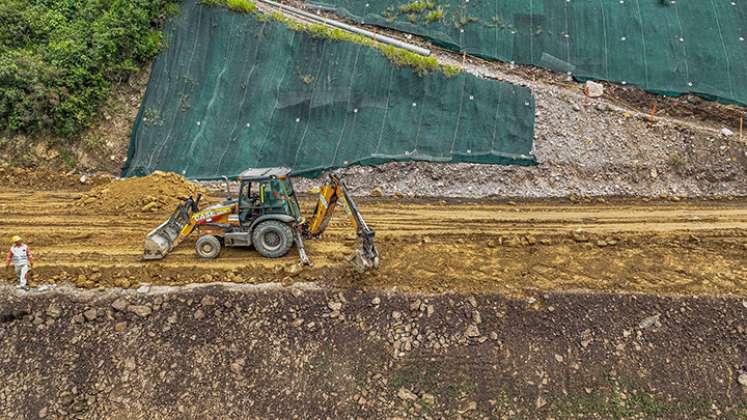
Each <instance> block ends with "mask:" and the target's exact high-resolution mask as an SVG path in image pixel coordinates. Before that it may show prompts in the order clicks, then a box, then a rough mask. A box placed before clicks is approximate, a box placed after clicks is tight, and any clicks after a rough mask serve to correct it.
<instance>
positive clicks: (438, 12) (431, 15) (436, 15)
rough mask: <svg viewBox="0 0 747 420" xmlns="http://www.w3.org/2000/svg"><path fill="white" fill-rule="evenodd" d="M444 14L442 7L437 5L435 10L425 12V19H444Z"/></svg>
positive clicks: (431, 21) (427, 20) (428, 20)
mask: <svg viewBox="0 0 747 420" xmlns="http://www.w3.org/2000/svg"><path fill="white" fill-rule="evenodd" d="M445 14H446V12H445V11H444V8H443V7H441V6H438V7H437V8H436V9H435V10H431V11H429V12H428V13H426V14H425V21H426V22H428V23H434V22H440V21H442V20H444V15H445Z"/></svg>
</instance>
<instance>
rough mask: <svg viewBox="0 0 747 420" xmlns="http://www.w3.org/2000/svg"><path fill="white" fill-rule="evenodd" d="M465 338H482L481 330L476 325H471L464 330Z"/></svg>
mask: <svg viewBox="0 0 747 420" xmlns="http://www.w3.org/2000/svg"><path fill="white" fill-rule="evenodd" d="M464 336H465V337H467V338H474V337H479V336H480V329H479V328H477V325H475V324H469V325H468V326H467V328H466V329H465V330H464Z"/></svg>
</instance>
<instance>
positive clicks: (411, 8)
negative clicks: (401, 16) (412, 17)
mask: <svg viewBox="0 0 747 420" xmlns="http://www.w3.org/2000/svg"><path fill="white" fill-rule="evenodd" d="M435 7H436V5H435V4H433V2H432V1H430V0H414V1H411V2H410V3H407V4H403V5H400V6H399V11H400V12H401V13H422V12H424V11H425V10H433V9H434V8H435Z"/></svg>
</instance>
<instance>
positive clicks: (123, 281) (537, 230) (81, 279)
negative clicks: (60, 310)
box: [0, 190, 747, 296]
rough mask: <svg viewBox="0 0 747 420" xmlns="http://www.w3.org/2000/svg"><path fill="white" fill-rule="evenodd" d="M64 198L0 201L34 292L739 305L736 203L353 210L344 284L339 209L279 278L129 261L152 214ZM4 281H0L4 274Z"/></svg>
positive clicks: (179, 254)
mask: <svg viewBox="0 0 747 420" xmlns="http://www.w3.org/2000/svg"><path fill="white" fill-rule="evenodd" d="M79 196H80V193H78V192H73V191H36V192H31V193H30V192H28V191H20V190H18V191H7V190H6V191H2V192H0V237H1V238H8V237H10V236H11V235H12V234H21V235H23V236H24V237H26V238H28V240H29V242H30V244H31V246H32V248H33V249H34V251H35V254H36V259H37V265H36V269H35V272H34V282H46V281H51V282H62V281H72V282H74V283H76V284H77V285H79V286H82V287H98V286H111V285H115V286H123V287H134V286H137V285H138V284H140V283H168V284H183V283H193V282H211V281H234V282H242V283H260V282H266V281H281V282H284V283H291V282H294V281H317V282H319V283H322V284H325V285H328V286H332V287H349V286H360V287H385V288H396V289H397V290H404V291H423V292H443V291H447V290H454V291H458V292H473V291H475V292H501V293H508V294H512V295H521V294H532V293H536V292H538V291H543V290H550V289H552V290H577V289H578V290H599V291H633V292H655V293H661V294H713V295H722V294H733V295H740V296H743V295H747V201H711V202H679V203H670V202H665V203H644V202H634V203H633V202H625V201H620V202H612V203H602V204H599V203H596V204H589V203H586V204H583V203H581V204H579V203H570V202H567V201H566V202H532V203H492V204H491V203H486V202H482V203H470V202H455V201H451V202H446V201H434V200H430V201H428V200H420V201H408V200H373V199H369V200H361V202H360V204H361V207H362V211H363V214H364V216H365V217H366V219H367V222H368V223H369V224H370V225H371V226H372V227H374V228H375V229H376V233H377V236H376V239H377V245H378V247H379V249H380V252H381V254H382V264H381V265H382V266H381V269H380V270H379V271H378V272H376V273H373V274H367V275H356V274H354V273H353V270H352V268H350V267H348V265H347V263H346V262H345V261H344V259H343V258H344V256H345V255H346V254H347V253H348V252H349V251H350V250H351V249H353V247H354V245H355V239H354V235H353V232H352V230H351V229H350V227H349V224H348V221H347V220H346V219H345V213H344V212H342V211H340V212H339V213H338V214H337V215H336V217H335V219H334V220H333V223H332V226H331V227H330V229H329V230H328V232H327V233H326V234H325V237H324V238H322V239H321V240H317V241H309V242H308V243H307V246H308V252H309V255H310V256H311V258H312V261H313V262H314V263H315V265H314V267H313V268H307V269H305V270H303V271H302V272H301V273H298V274H293V275H291V274H289V271H292V270H289V267H291V266H293V264H294V263H295V262H296V261H297V255H296V254H295V253H294V251H292V254H291V255H289V256H288V257H285V258H283V259H281V260H279V261H276V260H267V259H263V258H261V257H260V256H259V255H258V254H257V253H256V252H255V251H253V250H246V249H228V250H224V252H223V254H222V256H221V258H220V259H218V260H200V259H198V258H197V257H195V255H194V252H193V240H194V238H192V241H187V242H185V243H184V244H182V246H181V247H180V248H178V249H177V250H176V251H175V252H174V253H172V254H171V255H170V256H169V257H168V258H167V259H165V260H163V261H159V262H143V261H141V260H140V255H141V252H142V242H143V237H144V235H145V234H146V233H147V232H148V231H149V230H150V229H152V228H153V227H155V226H156V225H158V223H160V221H161V220H162V219H163V218H164V217H165V214H164V213H144V214H123V215H106V214H101V213H97V212H94V211H89V210H87V209H85V208H80V207H75V206H73V203H74V202H75V200H76V199H77V198H78V197H79ZM311 205H312V202H311V200H310V199H306V200H304V201H303V207H304V209H305V214H309V213H310V206H311ZM4 278H5V279H6V281H12V274H11V273H10V271H8V272H6V273H5V274H4Z"/></svg>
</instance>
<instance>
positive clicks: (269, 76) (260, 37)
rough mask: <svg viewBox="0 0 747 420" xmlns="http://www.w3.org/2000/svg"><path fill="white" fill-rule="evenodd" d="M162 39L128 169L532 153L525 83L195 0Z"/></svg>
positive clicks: (509, 157) (211, 170) (203, 172)
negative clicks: (388, 52) (428, 67)
mask: <svg viewBox="0 0 747 420" xmlns="http://www.w3.org/2000/svg"><path fill="white" fill-rule="evenodd" d="M167 42H168V47H167V48H166V49H165V50H164V51H163V52H162V53H161V55H160V56H159V57H158V58H157V60H156V62H155V64H154V67H153V70H152V74H151V79H150V82H149V84H148V88H147V91H146V94H145V98H144V100H143V105H142V108H141V110H140V113H139V115H138V117H137V120H136V122H135V126H134V128H133V135H132V141H131V143H130V149H129V156H128V160H127V165H126V167H125V168H124V175H125V176H133V175H143V174H147V173H150V172H152V171H154V170H163V171H172V172H176V173H181V174H184V175H186V176H188V177H191V178H198V179H210V178H216V177H219V176H222V175H226V176H233V175H236V174H238V173H239V172H241V171H243V170H244V169H246V168H250V167H270V166H286V167H290V168H292V169H293V170H294V173H296V174H307V175H310V174H313V173H316V172H318V171H320V170H323V169H328V168H334V167H342V166H347V165H351V164H353V163H360V164H374V163H381V162H386V161H392V160H427V161H443V162H476V163H494V164H532V163H534V161H535V159H534V157H533V156H532V154H531V151H532V141H533V131H534V99H533V97H532V95H531V92H530V90H529V89H527V88H525V87H520V86H515V85H511V84H507V83H499V82H496V81H491V80H482V79H479V78H476V77H473V76H468V75H464V74H460V75H457V76H454V77H451V78H448V77H446V76H445V75H444V74H443V73H441V72H439V71H436V72H431V73H429V74H427V75H425V76H419V75H417V74H415V73H414V72H413V71H412V70H411V69H410V68H409V67H400V66H396V65H394V64H393V63H392V62H390V61H389V60H388V59H387V58H386V57H384V55H383V54H381V53H380V52H379V51H378V50H376V49H373V48H371V47H367V46H362V45H360V44H357V43H352V42H341V41H336V40H332V39H328V38H320V37H312V36H311V35H310V34H308V33H306V32H298V31H293V30H291V29H289V28H288V27H287V26H285V25H284V24H283V23H280V22H277V21H274V20H272V19H260V18H258V16H255V15H252V14H237V13H234V12H231V11H229V10H227V9H224V8H221V7H214V6H204V5H199V4H197V3H195V2H194V1H192V0H187V1H186V2H184V3H183V5H182V8H181V13H180V14H179V16H178V17H175V18H174V20H173V21H171V22H170V24H169V25H167Z"/></svg>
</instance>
